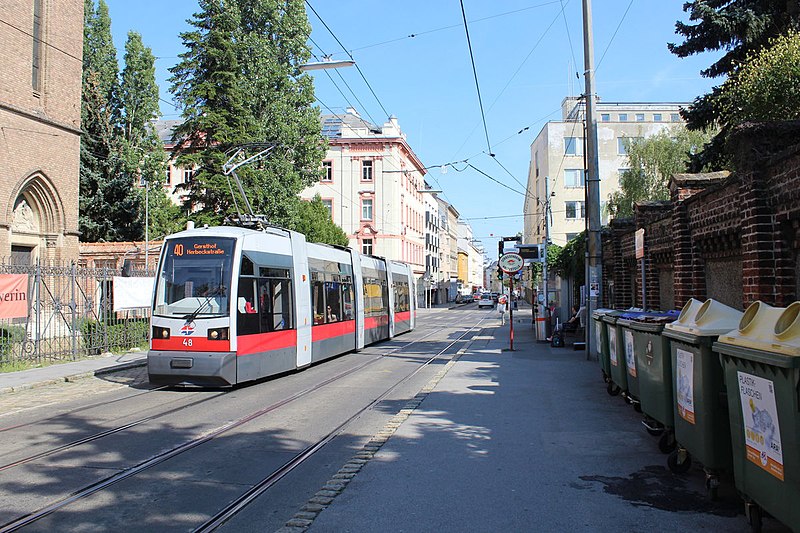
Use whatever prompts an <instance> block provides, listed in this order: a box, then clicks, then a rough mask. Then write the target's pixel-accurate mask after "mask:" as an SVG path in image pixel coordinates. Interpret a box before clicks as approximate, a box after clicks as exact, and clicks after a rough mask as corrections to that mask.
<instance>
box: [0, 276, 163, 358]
mask: <svg viewBox="0 0 800 533" xmlns="http://www.w3.org/2000/svg"><path fill="white" fill-rule="evenodd" d="M0 274H25V275H27V276H28V292H27V302H28V306H27V307H28V312H27V316H25V317H21V318H10V319H0V364H9V363H15V362H26V363H46V362H55V361H70V360H76V359H81V358H84V357H87V356H91V355H99V354H101V353H105V352H120V351H126V350H129V349H131V348H134V347H142V348H145V347H146V346H147V343H148V340H149V317H150V309H149V308H141V309H133V310H125V311H114V307H113V280H114V277H115V276H122V275H123V272H122V269H118V268H87V267H81V266H78V265H77V264H75V263H71V264H68V265H53V264H48V265H45V264H41V263H39V264H36V265H15V264H11V263H7V262H2V263H0ZM125 274H126V275H130V276H135V277H142V276H153V275H154V273H153V272H152V271H144V270H132V271H130V272H126V273H125Z"/></svg>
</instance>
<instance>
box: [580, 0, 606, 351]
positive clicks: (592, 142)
mask: <svg viewBox="0 0 800 533" xmlns="http://www.w3.org/2000/svg"><path fill="white" fill-rule="evenodd" d="M583 61H584V66H585V70H584V73H583V74H584V78H585V79H586V91H585V95H584V96H585V101H586V152H587V153H586V156H587V159H586V163H587V164H586V166H587V169H586V170H587V173H588V177H587V180H586V217H587V218H586V224H587V229H588V231H587V240H586V244H587V246H586V259H587V261H586V284H587V288H588V291H587V292H586V300H587V302H586V303H587V305H586V317H587V324H588V323H589V321H591V319H592V313H593V312H594V310H595V309H597V308H598V303H599V302H601V301H602V297H601V289H602V285H603V283H602V282H603V269H602V267H603V264H602V256H603V254H602V241H601V239H600V165H599V162H598V155H597V114H596V110H595V87H594V43H593V39H592V2H591V0H583ZM594 337H595V330H594V328H591V327H587V328H586V342H587V344H586V357H587V359H588V358H590V357H591V353H592V351H591V349H590V348H589V347H590V346H594V345H595V339H594Z"/></svg>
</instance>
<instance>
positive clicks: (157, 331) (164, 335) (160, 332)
mask: <svg viewBox="0 0 800 533" xmlns="http://www.w3.org/2000/svg"><path fill="white" fill-rule="evenodd" d="M153 339H160V340H167V339H169V328H162V327H161V326H153Z"/></svg>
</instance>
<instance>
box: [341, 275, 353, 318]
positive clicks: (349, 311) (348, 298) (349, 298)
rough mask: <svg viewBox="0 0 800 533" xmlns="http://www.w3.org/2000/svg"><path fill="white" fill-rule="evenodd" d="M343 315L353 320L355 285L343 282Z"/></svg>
mask: <svg viewBox="0 0 800 533" xmlns="http://www.w3.org/2000/svg"><path fill="white" fill-rule="evenodd" d="M342 317H343V320H353V319H354V315H353V285H352V283H343V284H342Z"/></svg>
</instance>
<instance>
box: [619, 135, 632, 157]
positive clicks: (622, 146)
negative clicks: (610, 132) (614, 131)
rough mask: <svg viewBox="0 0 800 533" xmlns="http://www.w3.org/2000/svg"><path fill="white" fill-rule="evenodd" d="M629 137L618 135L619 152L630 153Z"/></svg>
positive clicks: (621, 153)
mask: <svg viewBox="0 0 800 533" xmlns="http://www.w3.org/2000/svg"><path fill="white" fill-rule="evenodd" d="M629 142H630V141H629V140H628V137H617V154H619V155H628V143H629Z"/></svg>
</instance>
